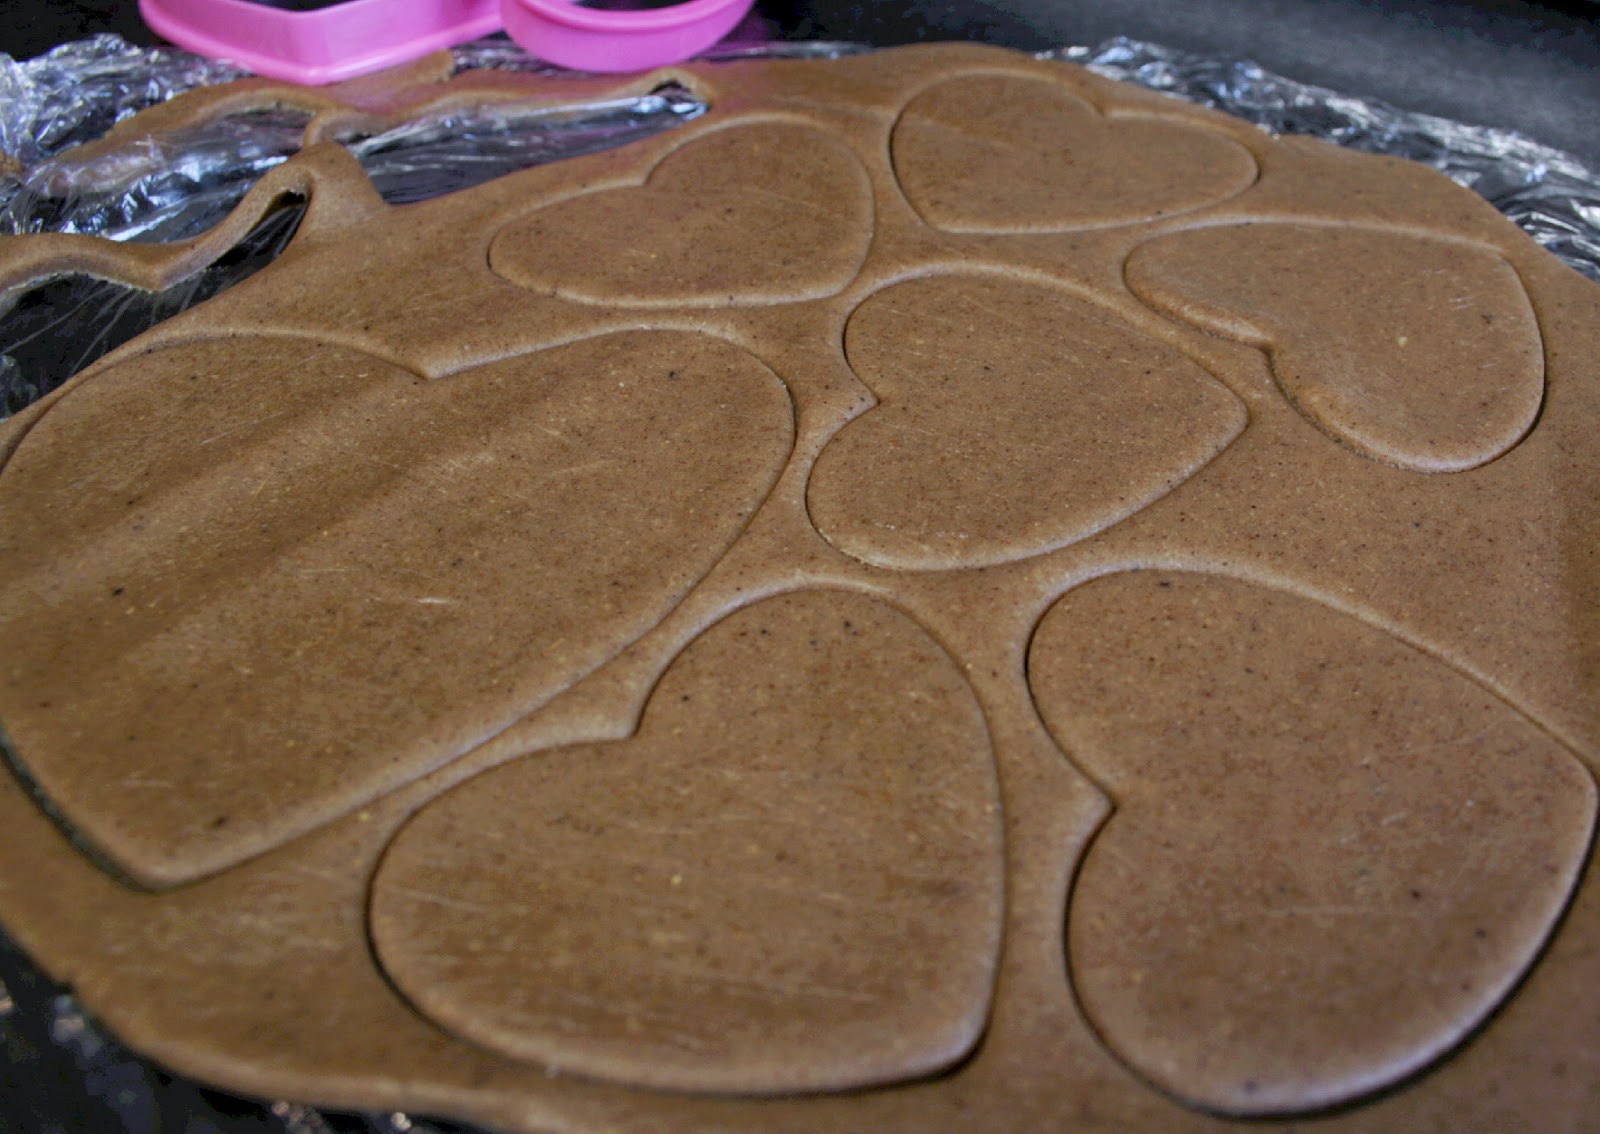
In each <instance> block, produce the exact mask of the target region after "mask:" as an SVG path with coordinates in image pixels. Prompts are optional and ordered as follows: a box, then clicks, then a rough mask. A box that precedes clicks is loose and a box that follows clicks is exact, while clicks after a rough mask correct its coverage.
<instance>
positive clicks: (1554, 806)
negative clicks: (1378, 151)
mask: <svg viewBox="0 0 1600 1134" xmlns="http://www.w3.org/2000/svg"><path fill="white" fill-rule="evenodd" d="M669 78H670V79H673V80H675V81H677V82H680V83H682V84H684V85H685V86H686V87H688V88H689V89H691V90H693V91H694V92H696V93H697V94H699V95H700V96H701V97H703V98H704V99H705V100H706V101H707V102H708V103H709V104H710V106H711V110H710V111H709V112H708V113H707V114H706V115H705V116H704V117H702V118H700V119H698V120H696V121H694V122H692V123H689V124H686V125H683V126H681V127H679V128H678V129H676V130H673V131H672V132H670V133H667V134H663V135H660V136H658V137H654V138H650V139H647V140H645V141H642V142H639V143H636V144H634V145H631V146H629V147H627V148H625V149H622V150H616V151H612V152H608V153H604V154H596V155H592V156H589V157H584V158H580V159H575V160H573V161H570V162H564V163H560V164H558V165H553V166H547V167H541V168H536V169H533V170H529V171H527V172H524V173H519V174H516V175H513V176H509V177H505V178H501V179H499V180H496V181H493V182H490V183H488V184H485V185H482V186H479V187H477V188H474V189H470V190H466V191H463V192H460V193H457V194H453V195H450V196H448V197H444V198H440V199H437V200H433V201H429V202H425V203H421V204H413V205H407V206H403V207H393V206H388V205H385V204H384V203H383V202H382V201H381V199H380V198H379V197H378V195H377V194H376V193H375V192H374V191H373V189H372V187H371V185H370V183H369V182H368V181H367V179H366V178H365V177H364V175H363V174H362V173H361V171H360V169H359V168H358V167H356V166H355V165H354V163H353V161H352V160H351V159H350V158H349V157H348V155H347V154H346V153H345V151H344V150H343V149H342V148H340V147H339V146H338V145H337V144H336V143H333V142H322V143H319V144H316V145H312V146H310V147H308V148H307V149H305V150H304V151H303V152H302V153H301V154H300V155H299V156H298V157H296V158H294V159H292V160H291V161H290V162H288V163H286V164H285V165H283V166H281V167H279V168H278V169H276V170H274V171H273V172H272V173H271V174H269V175H268V176H267V177H266V178H265V179H263V181H262V183H261V184H260V185H258V186H257V188H256V189H254V190H252V192H251V194H250V196H249V197H247V199H246V201H245V203H244V204H243V205H241V206H240V209H239V210H238V211H236V213H235V214H234V215H233V216H231V217H230V218H229V220H228V222H226V223H225V224H224V225H223V226H221V227H220V228H219V229H217V230H214V231H213V232H211V233H208V234H206V235H204V236H202V237H200V238H198V239H196V240H195V241H192V242H189V243H187V244H182V245H173V246H166V247H156V246H146V247H144V248H132V247H125V246H111V245H108V244H107V243H104V242H96V241H93V240H91V239H87V238H61V237H56V238H43V237H41V238H37V239H32V238H30V239H19V240H14V241H11V242H9V243H8V244H7V245H5V246H4V247H3V248H0V282H4V283H6V284H7V285H20V284H23V283H26V282H28V281H33V280H38V279H42V278H47V277H50V276H54V275H60V274H63V273H66V272H74V271H76V272H87V273H89V274H93V275H98V276H101V277H104V278H111V279H119V280H124V281H126V282H130V283H134V284H138V285H140V286H145V287H156V286H160V285H161V284H163V283H165V282H170V281H171V280H174V279H177V278H181V277H182V276H184V275H185V274H187V273H190V272H192V271H193V270H195V268H196V267H197V266H199V265H202V264H204V263H206V262H208V261H209V260H211V259H214V258H216V257H217V256H219V255H221V254H223V253H224V252H226V250H227V248H228V247H229V246H230V244H231V243H232V242H233V241H234V240H236V239H237V238H238V237H239V235H241V234H242V233H243V232H244V231H245V230H246V229H248V227H249V226H250V225H251V224H252V223H253V222H254V221H255V220H257V219H259V218H260V217H261V216H262V215H263V214H264V213H266V212H267V211H268V210H270V208H271V207H272V206H273V205H274V204H275V203H277V202H279V201H281V200H282V199H283V198H284V197H285V196H286V195H291V194H292V195H297V196H300V197H304V198H306V199H307V200H308V201H309V204H308V207H307V213H306V218H305V221H304V222H303V224H302V226H301V229H300V231H299V232H298V233H297V235H296V237H295V240H294V242H293V244H292V245H291V247H290V248H289V250H288V251H287V252H286V253H285V254H284V255H283V256H282V257H281V258H280V259H279V260H277V261H276V262H275V263H273V264H272V265H271V266H270V267H268V268H267V269H265V270H264V271H262V272H261V273H259V274H258V275H256V276H253V277H252V278H251V279H249V280H248V281H246V282H244V283H242V284H239V285H238V286H236V287H234V288H232V289H230V290H229V291H227V292H225V293H223V294H222V295H220V296H217V297H216V298H214V299H212V300H210V301H208V302H206V303H205V304H203V305H201V306H199V307H197V308H195V309H193V310H191V311H189V312H186V313H184V314H182V315H179V316H177V317H175V318H173V319H170V320H168V321H166V322H164V323H162V324H161V325H159V326H157V327H156V328H155V329H153V330H152V331H150V332H149V333H147V334H145V335H143V336H141V337H140V338H138V339H136V340H134V341H133V342H131V343H129V344H128V345H126V346H125V347H123V348H121V349H119V350H117V351H115V352H113V353H112V354H111V355H109V356H108V357H106V358H105V359H103V360H102V361H100V362H98V363H96V364H95V365H93V366H91V367H90V368H89V369H88V370H86V371H85V372H83V373H82V374H81V375H79V376H78V377H76V378H75V379H73V380H72V381H71V382H70V383H68V384H67V385H66V386H65V387H64V388H63V389H62V390H61V391H59V392H58V393H57V394H55V395H53V396H51V397H50V398H47V399H46V400H45V401H43V402H41V403H39V404H38V405H36V406H34V407H31V408H30V409H29V410H27V411H25V412H23V413H21V414H19V415H17V416H16V417H15V418H13V419H11V420H10V421H9V422H7V423H5V424H4V425H3V426H0V460H3V462H4V463H3V465H0V642H3V643H4V647H3V653H0V729H3V732H4V743H5V752H6V756H7V759H8V761H9V764H10V771H9V773H8V774H7V775H6V776H4V777H3V778H0V923H3V924H4V926H5V927H6V929H7V931H8V932H9V933H10V934H12V935H13V936H14V937H15V938H16V939H17V940H18V941H19V942H20V943H21V944H22V945H23V946H24V947H25V948H26V949H27V950H28V951H29V952H30V953H31V954H32V955H33V956H34V957H36V958H37V959H38V961H39V962H40V963H41V964H42V965H43V966H45V968H46V969H47V970H48V971H50V972H51V973H52V974H53V975H55V976H56V977H57V978H58V979H61V980H63V981H65V982H67V983H69V984H71V985H72V986H73V988H74V989H75V990H76V991H77V993H78V994H79V995H80V996H81V997H82V999H83V1001H84V1003H85V1004H86V1005H87V1006H88V1007H89V1008H90V1009H91V1010H92V1011H93V1012H95V1013H96V1014H97V1015H98V1016H100V1017H101V1018H102V1019H104V1020H105V1022H106V1023H107V1024H108V1025H109V1026H110V1028H111V1029H112V1030H113V1031H114V1032H115V1033H116V1034H117V1035H119V1036H120V1037H122V1038H123V1039H124V1040H125V1041H126V1042H127V1043H129V1044H130V1045H132V1046H133V1047H135V1048H136V1049H138V1050H141V1051H143V1052H146V1053H148V1054H150V1055H152V1056H154V1057H155V1058H157V1059H160V1060H162V1061H163V1062H165V1063H167V1064H169V1065H171V1066H172V1067H174V1068H176V1069H178V1070H179V1071H182V1072H184V1073H186V1074H189V1075H192V1076H195V1077H197V1078H200V1079H202V1080H204V1081H207V1082H211V1083H215V1084H217V1085H219V1086H223V1087H227V1088H229V1089H232V1090H236V1091H240V1092H244V1093H251V1094H260V1095H268V1096H274V1097H294V1098H301V1099H305V1100H307V1101H311V1102H317V1103H323V1104H328V1105H333V1106H339V1107H345V1108H352V1109H363V1110H380V1109H387V1110H405V1111H408V1112H418V1113H429V1114H439V1115H441V1116H447V1117H451V1118H455V1119H459V1120H464V1121H472V1122H478V1123H483V1124H487V1125H489V1126H493V1127H496V1128H502V1129H506V1130H515V1131H528V1132H543V1131H571V1132H599V1131H609V1130H619V1129H621V1130H636V1131H642V1130H650V1131H682V1132H689V1131H706V1130H727V1131H751V1132H760V1134H765V1132H778V1131H808V1132H829V1131H838V1132H841V1134H842V1132H845V1131H873V1132H875V1134H876V1132H882V1134H890V1132H900V1131H904V1132H908V1134H910V1132H925V1131H928V1130H948V1131H972V1132H977V1131H982V1132H986V1134H987V1132H999V1131H1018V1132H1021V1131H1036V1130H1041V1129H1074V1130H1086V1131H1092V1130H1106V1131H1112V1130H1128V1129H1160V1130H1172V1131H1185V1130H1196V1131H1199V1130H1217V1129H1229V1128H1241V1129H1245V1128H1248V1129H1257V1130H1262V1129H1289V1128H1291V1127H1294V1128H1300V1127H1301V1126H1302V1125H1303V1123H1304V1122H1306V1121H1315V1123H1316V1124H1317V1125H1318V1126H1319V1127H1321V1128H1327V1129H1331V1130H1341V1129H1349V1130H1362V1131H1415V1130H1426V1129H1451V1130H1459V1129H1464V1128H1473V1129H1485V1130H1490V1129H1513V1128H1529V1129H1544V1130H1577V1129H1581V1128H1583V1126H1584V1122H1585V1121H1586V1120H1585V1118H1584V1116H1585V1115H1590V1116H1592V1115H1593V1114H1595V1113H1600V1098H1597V1097H1596V1096H1597V1095H1600V1075H1596V1074H1594V1073H1593V1066H1592V1065H1593V1063H1594V1059H1593V1056H1594V1054H1595V1044H1596V1040H1595V1036H1596V1034H1597V1033H1596V1023H1597V1021H1600V969H1597V966H1600V948H1597V947H1596V946H1597V944H1600V904H1597V902H1596V900H1595V899H1594V897H1593V894H1592V890H1593V887H1592V885H1587V884H1585V883H1584V880H1583V879H1584V871H1585V867H1586V865H1587V862H1588V859H1589V855H1590V851H1591V834H1592V828H1593V822H1594V814H1595V788H1594V779H1593V768H1594V764H1595V760H1596V759H1597V756H1600V553H1597V550H1596V549H1597V548H1600V504H1597V501H1600V428H1597V427H1600V363H1597V361H1596V360H1597V359H1600V288H1597V287H1596V286H1595V285H1594V284H1593V283H1591V282H1589V281H1587V280H1585V279H1583V278H1582V277H1580V276H1579V275H1577V274H1576V273H1575V272H1573V271H1571V270H1570V269H1568V268H1566V267H1564V266H1562V265H1561V264H1560V263H1559V262H1557V261H1556V260H1555V259H1554V258H1552V257H1551V256H1549V255H1548V254H1547V253H1545V252H1544V251H1543V250H1541V249H1540V248H1538V247H1537V246H1536V245H1535V244H1534V243H1533V242H1532V241H1531V240H1529V239H1528V238H1526V237H1525V236H1523V235H1522V234H1521V233H1520V232H1518V231H1517V230H1516V229H1515V228H1514V227H1513V226H1511V225H1510V224H1509V223H1508V222H1506V221H1505V220H1503V219H1502V218H1501V217H1500V216H1499V215H1498V214H1497V213H1495V211H1494V210H1493V209H1492V208H1490V207H1489V206H1488V205H1487V204H1485V203H1484V202H1483V201H1482V200H1481V199H1480V198H1478V197H1476V196H1474V195H1473V194H1471V193H1470V192H1468V191H1466V190H1464V189H1461V188H1459V187H1457V186H1455V185H1454V184H1452V183H1451V182H1449V181H1448V180H1446V179H1445V178H1443V177H1441V176H1439V175H1437V174H1435V173H1433V172H1432V171H1429V170H1427V169H1424V168H1422V167H1419V166H1414V165H1411V164H1409V163H1405V162H1401V161H1396V160H1393V159H1385V158H1376V157H1371V156H1365V155H1360V154H1354V153H1350V152H1347V151H1341V150H1337V149H1334V148H1331V147H1328V146H1325V145H1322V144H1320V143H1313V142H1307V141H1296V140H1289V139H1275V138H1272V137H1269V136H1267V135H1265V134H1262V133H1260V132H1258V131H1256V130H1254V129H1253V128H1251V127H1249V126H1247V125H1244V124H1242V123H1239V122H1237V121H1234V120H1231V119H1229V118H1226V117H1224V116H1222V115H1218V114H1215V113H1211V112H1207V111H1202V110H1197V109H1194V108H1191V107H1187V106H1182V105H1179V104H1175V103H1173V102H1171V101H1169V100H1166V99H1163V98H1160V97H1158V96H1156V95H1153V94H1150V93H1149V92H1145V91H1140V90H1137V89H1133V88H1129V87H1123V86H1119V85H1116V84H1113V83H1110V82H1108V81H1105V80H1103V79H1100V78H1097V77H1095V76H1093V75H1091V74H1089V73H1087V72H1085V71H1081V70H1077V69H1075V68H1071V67H1068V66H1065V65H1062V64H1059V63H1053V62H1042V61H1038V60H1034V59H1031V58H1028V57H1026V56H1021V55H1016V54H1011V53H1007V52H1003V51H999V50H993V49H984V48H977V47H968V46H939V47H921V48H911V49H905V50H897V51H891V52H885V53H880V54H876V55H872V56H864V57H858V58H849V59H841V60H835V61H826V62H824V61H762V62H749V63H735V64H722V65H717V66H710V65H694V66H689V67H684V68H675V69H672V70H671V71H670V72H668V73H664V74H662V75H657V76H651V77H649V78H648V79H645V80H641V81H639V82H640V83H642V84H646V85H647V84H650V83H657V82H660V81H663V80H664V79H669ZM411 79H412V80H413V81H415V80H416V76H415V75H413V76H411ZM534 82H535V81H533V80H528V79H525V78H517V77H514V76H499V77H491V78H488V79H484V78H482V77H476V78H473V77H463V78H459V79H455V80H450V81H433V82H430V83H423V84H421V86H417V87H412V88H406V89H400V88H397V87H393V86H391V87H383V86H374V85H372V84H368V85H365V86H358V87H355V88H351V89H349V90H346V91H343V92H339V91H335V92H333V93H332V94H328V95H318V96H315V97H316V98H317V99H320V100H323V101H321V102H319V103H318V104H317V105H315V106H314V107H312V109H313V111H314V112H315V114H316V115H318V116H320V117H318V118H317V119H315V120H314V122H315V123H320V125H315V126H314V129H315V130H320V131H321V135H320V136H323V137H327V138H333V137H336V136H338V134H339V131H340V129H343V128H345V127H346V126H348V125H349V124H350V123H352V122H356V121H358V120H361V121H370V120H374V119H377V118H381V117H382V116H383V115H384V114H387V113H390V112H394V113H399V110H400V108H403V107H414V106H415V105H418V103H419V100H421V101H425V102H426V101H429V100H431V101H432V102H433V103H437V104H438V105H441V106H443V105H447V104H453V103H454V102H465V101H469V100H472V99H479V100H481V99H485V98H500V97H507V98H509V97H512V96H513V95H515V96H517V97H526V95H527V93H528V91H529V90H530V89H535V88H536V87H537V84H536V83H535V87H530V86H529V84H530V83H534ZM541 82H542V80H541ZM537 89H541V90H542V89H544V88H537ZM596 89H599V87H598V86H597V87H596ZM642 89H643V88H642ZM311 97H312V96H309V95H296V94H294V93H292V92H286V91H285V90H284V89H282V88H277V87H274V86H271V85H269V84H253V85H252V84H248V83H247V84H245V85H243V86H242V87H235V88H222V89H220V90H219V91H212V92H208V93H206V94H203V95H200V96H190V97H189V98H187V99H185V100H179V101H178V102H176V103H174V104H170V105H169V107H167V108H164V109H163V110H162V112H161V115H162V120H163V121H175V120H182V119H184V118H185V116H187V117H188V118H191V119H194V120H203V119H205V118H206V117H207V116H208V115H216V114H219V113H223V112H234V111H237V110H238V109H239V108H240V107H241V106H242V107H246V108H248V107H253V106H266V105H277V104H278V102H281V100H284V99H291V100H292V99H294V98H311ZM363 116H365V117H363ZM341 124H344V125H343V126H341ZM126 129H137V126H135V127H131V128H125V130H124V133H123V134H122V135H121V136H120V137H116V138H113V140H112V141H111V142H110V143H108V144H120V143H121V141H122V139H124V138H126V136H127V134H126ZM86 911H93V916H92V917H91V916H86Z"/></svg>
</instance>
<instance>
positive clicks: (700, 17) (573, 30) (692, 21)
mask: <svg viewBox="0 0 1600 1134" xmlns="http://www.w3.org/2000/svg"><path fill="white" fill-rule="evenodd" d="M754 2H755V0H684V2H683V3H677V4H673V3H665V4H651V3H649V2H648V0H646V3H630V2H629V0H622V3H621V4H618V5H616V6H614V7H613V6H611V5H610V4H609V3H606V2H605V0H601V2H600V3H585V2H582V0H503V12H504V16H505V25H506V31H507V32H509V33H510V34H511V38H512V39H514V40H516V41H517V42H518V43H519V44H521V45H522V46H523V48H525V49H526V50H527V52H528V53H529V54H530V55H536V56H538V57H539V58H540V59H544V60H548V61H549V62H551V63H558V64H560V65H561V66H563V67H571V68H573V69H575V70H579V71H643V70H646V69H648V68H650V67H659V66H661V65H662V64H664V63H676V62H678V61H679V60H682V59H687V58H689V57H690V56H691V55H696V54H698V53H699V52H701V51H704V50H705V49H706V48H708V47H710V46H711V45H712V44H714V43H716V42H717V41H718V40H719V39H721V38H722V37H723V36H725V35H727V34H728V33H729V32H730V31H732V30H733V29H734V26H735V25H737V24H738V22H739V21H740V20H742V19H743V18H744V17H745V14H746V13H747V12H749V11H750V8H751V7H752V5H753V4H754Z"/></svg>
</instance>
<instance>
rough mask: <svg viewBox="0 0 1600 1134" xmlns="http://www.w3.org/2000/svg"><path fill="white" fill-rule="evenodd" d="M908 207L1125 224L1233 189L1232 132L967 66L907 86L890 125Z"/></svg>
mask: <svg viewBox="0 0 1600 1134" xmlns="http://www.w3.org/2000/svg"><path fill="white" fill-rule="evenodd" d="M892 152H893V159H894V169H895V175H896V177H897V178H898V179H899V181H900V185H901V188H902V189H903V190H904V191H905V195H906V199H907V200H909V201H910V202H911V207H912V208H914V209H916V210H917V212H918V214H919V215H921V217H922V219H923V220H925V221H926V222H927V223H929V224H931V225H933V226H934V227H935V228H942V229H945V230H947V231H951V232H992V233H1004V232H1055V231H1066V230H1071V229H1083V228H1104V227H1107V226H1109V225H1120V224H1133V223H1136V222H1138V221H1147V220H1154V219H1156V218H1158V217H1163V216H1170V215H1172V214H1173V213H1183V212H1189V211H1191V210H1194V209H1198V208H1201V207H1203V206H1205V205H1209V204H1214V203H1216V202H1218V201H1224V200H1226V199H1228V198H1229V197H1233V196H1235V195H1237V194H1239V193H1242V192H1244V191H1245V190H1246V189H1248V188H1249V187H1250V186H1251V185H1252V184H1254V182H1255V180H1256V176H1257V169H1256V162H1255V158H1253V157H1252V156H1251V155H1250V151H1249V150H1247V149H1245V148H1244V147H1243V146H1241V145H1239V144H1238V143H1237V142H1235V141H1233V140H1231V139H1229V138H1227V137H1224V136H1223V135H1222V134H1218V133H1214V132H1212V131H1210V130H1207V129H1205V128H1204V127H1202V126H1197V125H1194V124H1192V123H1188V122H1178V121H1175V120H1169V119H1163V118H1158V117H1155V116H1153V115H1122V116H1117V117H1107V116H1106V115H1104V114H1102V113H1101V112H1100V111H1099V110H1098V109H1097V108H1096V107H1095V106H1094V105H1093V104H1091V103H1090V102H1088V101H1087V100H1085V99H1083V98H1080V97H1079V96H1077V95H1075V94H1073V93H1072V92H1071V91H1068V90H1067V89H1066V88H1064V87H1062V86H1058V85H1057V84H1055V83H1051V82H1046V81H1044V80H1042V79H1033V78H1025V77H1023V76H1018V75H969V76H965V77H962V78H958V79H951V80H948V81H946V82H942V83H938V84H936V85H934V86H932V87H929V88H928V89H927V90H925V91H923V92H922V93H921V94H919V95H917V96H916V97H915V98H914V99H912V100H911V102H910V103H909V104H908V105H907V106H906V108H905V111H904V112H903V113H902V114H901V115H900V120H899V122H897V123H896V124H895V128H894V137H893V141H892Z"/></svg>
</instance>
